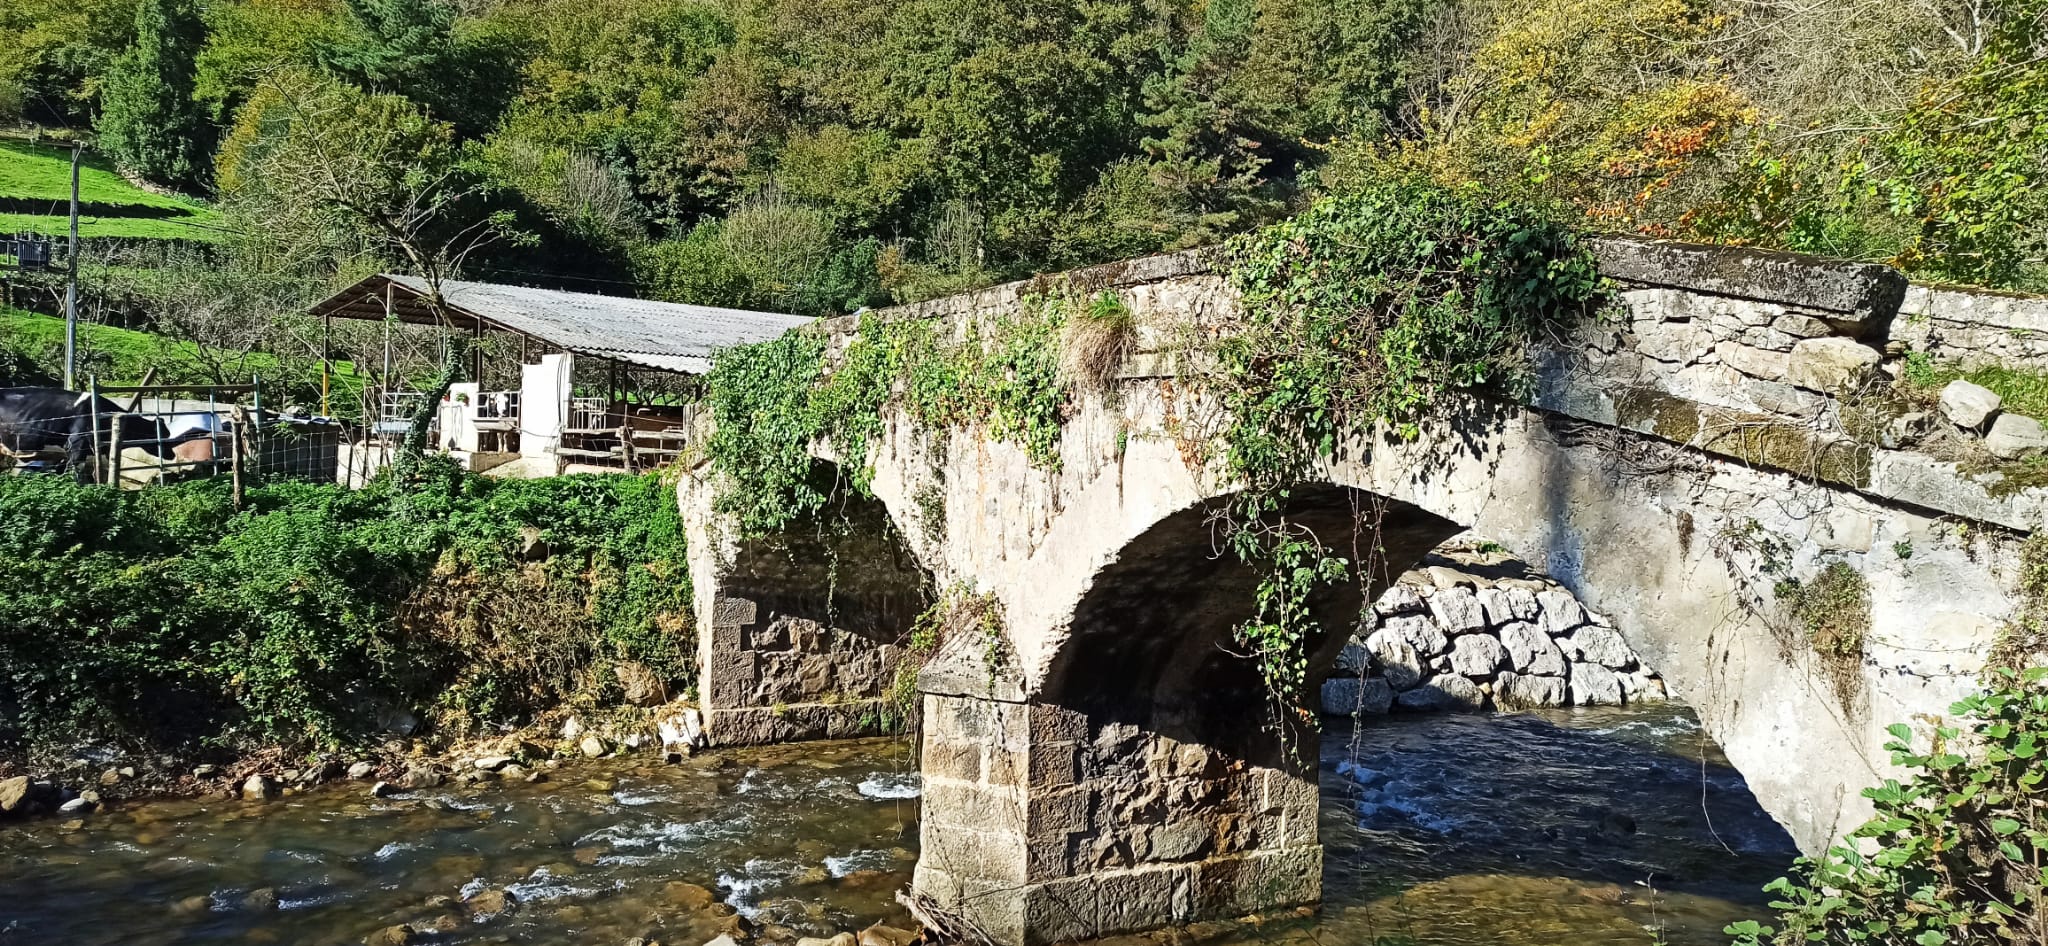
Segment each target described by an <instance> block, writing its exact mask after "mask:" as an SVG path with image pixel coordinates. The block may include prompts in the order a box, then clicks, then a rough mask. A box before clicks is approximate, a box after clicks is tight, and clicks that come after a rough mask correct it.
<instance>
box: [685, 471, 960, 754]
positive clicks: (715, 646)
mask: <svg viewBox="0 0 2048 946" xmlns="http://www.w3.org/2000/svg"><path fill="white" fill-rule="evenodd" d="M809 485H810V486H811V487H812V488H815V489H818V490H819V495H822V496H825V497H826V502H825V503H824V504H823V505H822V506H820V507H819V508H818V509H817V511H816V512H814V513H808V514H805V515H801V516H797V517H795V518H793V519H792V520H791V521H790V522H788V523H786V524H785V525H784V526H783V527H782V528H780V529H777V530H775V531H773V532H771V533H768V534H764V535H751V536H742V537H738V538H737V539H736V541H735V542H734V543H733V545H732V546H731V549H730V556H729V558H728V559H727V560H725V561H722V562H720V563H719V564H718V571H717V574H716V575H715V576H713V579H712V580H714V581H715V582H716V588H715V590H714V592H713V593H712V594H711V595H710V603H711V606H710V608H709V610H708V611H707V612H706V614H705V616H704V619H703V620H702V623H701V624H700V637H699V645H698V646H699V657H700V665H701V666H702V668H703V671H702V674H703V675H702V678H701V686H700V698H701V699H700V705H701V708H702V709H703V711H704V713H705V728H706V733H707V735H708V737H709V738H710V740H711V741H712V742H713V743H715V744H720V745H746V744H762V743H770V742H786V741H790V740H797V739H829V738H846V737H851V736H861V735H875V734H878V733H881V732H884V731H886V730H887V729H888V728H890V727H891V726H893V725H897V724H900V723H901V722H902V716H903V715H904V713H903V712H902V711H901V709H900V708H898V707H896V706H894V705H893V704H892V703H891V701H890V700H889V697H890V696H891V695H892V691H893V690H894V689H895V687H896V685H897V675H898V670H899V667H900V665H901V663H902V661H903V659H904V655H905V649H904V646H903V645H904V644H906V643H907V642H908V641H907V639H908V638H909V636H910V633H911V630H912V628H913V627H914V626H915V625H916V623H917V619H918V616H919V615H920V614H922V613H923V612H924V610H925V608H926V606H927V605H928V603H929V600H930V591H929V589H930V584H931V581H930V578H929V577H928V576H927V575H926V573H925V571H924V569H923V568H922V567H921V566H920V565H919V564H918V561H917V559H916V558H915V557H914V556H913V554H912V553H911V551H910V549H909V547H908V546H907V545H906V544H905V543H904V541H903V538H902V536H901V535H900V534H899V533H898V532H897V531H896V528H895V525H894V522H893V519H892V517H891V516H890V515H889V511H888V509H887V508H886V507H885V506H884V505H883V503H882V502H881V501H880V500H878V499H875V498H873V497H872V496H869V495H865V494H863V492H862V491H859V490H856V489H854V488H852V484H851V482H850V480H849V479H848V478H847V477H846V476H845V475H844V473H843V471H841V470H840V469H839V468H838V467H837V466H835V465H833V464H832V463H830V462H827V461H816V462H814V463H813V465H812V468H811V472H810V481H809Z"/></svg>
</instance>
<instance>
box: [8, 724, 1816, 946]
mask: <svg viewBox="0 0 2048 946" xmlns="http://www.w3.org/2000/svg"><path fill="white" fill-rule="evenodd" d="M1322 769H1323V813H1322V814H1323V817H1322V832H1323V840H1324V842H1325V844H1326V846H1327V855H1326V867H1325V896H1326V902H1325V904H1324V905H1323V908H1322V909H1321V911H1320V912H1318V913H1317V914H1315V915H1314V916H1310V917H1295V916H1292V915H1289V916H1284V917H1281V918H1279V919H1277V920H1274V921H1271V922H1268V923H1265V924H1262V925H1260V926H1257V927H1244V928H1238V927H1230V926H1225V925H1204V926H1200V927H1197V928H1195V929H1192V930H1185V931H1178V932H1173V933H1167V934H1148V935H1146V936H1136V937H1122V938H1119V940H1118V942H1121V943H1155V942H1186V941H1196V940H1198V941H1202V942H1213V943H1217V944H1219V946H1236V944H1250V943H1262V944H1269V943H1276V942H1277V943H1301V944H1311V943H1315V944H1325V946H1408V944H1414V946H1424V944H1443V946H1491V944H1500V946H1539V944H1540V946H1553V944H1562V943H1572V944H1575V946H1601V944H1616V946H1621V944H1630V946H1648V944H1651V943H1653V942H1658V941H1659V940H1660V938H1661V942H1663V943H1665V944H1669V946H1695V944H1700V946H1704V944H1724V943H1726V941H1727V937H1725V936H1724V935H1722V934H1721V932H1720V930H1721V927H1722V926H1724V925H1725V924H1726V923H1728V922H1730V921H1732V920H1736V919H1741V918H1746V917H1759V916H1762V915H1763V914H1764V912H1765V908H1764V901H1765V897H1764V895H1763V894H1762V893H1761V892H1760V889H1759V888H1760V887H1761V886H1762V885H1763V884H1764V883H1765V882H1766V881H1768V880H1769V879H1770V878H1771V877H1774V876H1776V875H1777V874H1779V873H1782V872H1783V871H1784V870H1785V868H1786V867H1787V866H1788V865H1789V863H1790V861H1791V858H1792V857H1793V856H1794V853H1795V852H1794V851H1793V849H1792V845H1791V842H1790V840H1789V838H1787V837H1786V835H1785V834H1784V832H1783V831H1781V830H1780V829H1778V827H1777V826H1776V825H1775V824H1773V823H1772V822H1771V820H1770V819H1769V818H1768V817H1767V816H1766V815H1764V813H1763V812H1762V811H1761V810H1760V809H1758V807H1757V805H1756V802H1755V800H1754V799H1753V798H1751V797H1750V795H1749V792H1748V791H1747V789H1746V788H1744V787H1743V784H1742V781H1741V779H1740V777H1739V776H1737V775H1736V774H1735V773H1734V771H1733V770H1731V769H1729V768H1728V767H1727V765H1726V763H1725V761H1724V760H1723V759H1722V757H1721V755H1720V753H1719V752H1718V750H1716V749H1715V748H1714V747H1713V746H1712V744H1711V743H1710V742H1708V741H1707V740H1705V739H1704V737H1702V736H1701V735H1700V733H1699V728H1698V726H1697V724H1696V722H1695V721H1694V720H1693V717H1692V716H1691V715H1690V713H1688V712H1687V711H1686V710H1684V709H1683V708H1681V707H1677V706H1669V707H1647V708H1629V709H1612V710H1605V709H1603V710H1579V711H1571V710H1559V711H1546V712H1536V713H1526V714H1515V715H1501V716H1486V715H1428V716H1405V717H1390V718H1386V719H1376V720H1369V721H1366V722H1364V723H1362V724H1360V726H1359V727H1358V728H1357V729H1356V730H1353V729H1352V728H1351V727H1349V726H1347V725H1344V724H1341V723H1339V724H1334V725H1333V727H1332V729H1331V730H1330V731H1329V732H1328V733H1327V734H1326V737H1325V739H1324V748H1323V753H1322ZM550 775H551V779H550V780H549V781H547V782H542V783H537V784H529V783H526V782H505V783H491V784H485V785H482V786H473V787H466V788H449V789H435V790H431V791H420V792H408V793H404V794H401V795H399V796H396V797H391V798H371V797H369V796H368V793H367V792H366V791H364V789H363V787H362V786H361V785H348V786H336V787H331V788H325V789H318V790H314V791H311V792H308V793H305V794H300V795H293V796H289V797H287V798H285V799H283V800H282V801H278V802H271V803H267V804H264V803H249V802H230V801H223V800H217V799H215V800H176V801H161V802H153V803H148V804H140V805H127V806H122V807H119V808H116V809H113V810H110V811H106V812H102V813H100V814H98V815H95V816H93V817H90V818H88V819H86V820H84V821H83V822H82V823H79V822H61V821H38V822H31V823H27V824H21V825H13V826H7V827H4V828H0V944H6V946H14V944H29V943H34V944H62V946H74V944H75V946H114V944H120V946H157V944H201V943H282V944H307V946H320V944H334V946H340V944H348V943H358V942H360V941H361V940H362V939H363V937H364V936H366V935H368V934H370V933H372V932H374V931H376V930H378V929H380V928H383V927H387V926H390V925H393V924H397V923H410V924H413V925H414V926H416V927H420V928H430V929H434V930H436V931H437V932H436V934H435V935H434V936H433V937H432V938H431V939H429V940H428V941H430V942H436V943H463V944H484V943H493V944H498V943H502V944H542V943H546V944H570V943H573V944H593V946H619V944H623V943H625V942H626V941H627V940H629V939H631V938H633V937H642V936H646V937H654V938H658V939H659V940H661V941H662V942H663V943H665V944H669V946H699V944H701V943H703V942H704V941H705V940H708V939H710V938H712V937H713V936H715V935H717V934H718V932H719V931H720V930H721V929H723V928H724V927H725V926H727V925H729V924H731V923H733V922H735V921H734V920H733V919H730V918H729V917H730V915H731V914H738V915H742V916H745V917H747V918H749V919H751V920H752V921H753V922H754V924H756V925H757V926H759V927H761V928H764V929H770V930H772V931H773V932H775V933H777V934H779V935H783V936H794V935H830V934H831V933H833V932H835V931H838V930H858V929H860V928H862V927H864V926H866V925H868V924H870V923H874V922H878V921H879V922H885V923H889V924H892V925H898V926H907V925H909V923H908V918H907V917H906V916H905V915H904V913H903V911H902V910H901V908H899V907H898V906H897V905H896V904H895V903H894V902H893V899H892V893H893V892H894V891H895V890H896V889H897V888H898V887H900V886H903V885H904V884H906V883H908V881H909V878H910V869H911V865H912V864H913V863H914V860H915V857H916V853H915V852H916V848H917V825H916V818H917V799H916V793H917V780H916V778H915V776H914V775H912V774H910V759H909V753H908V751H907V750H906V748H905V747H904V746H903V745H902V744H901V743H898V742H890V741H882V740H867V741H857V742H838V743H813V744H808V745H801V746H785V747H774V748H768V749H756V750H728V751H719V752H713V753H707V754H703V755H700V756H697V757H695V758H692V759H689V760H687V761H686V762H685V763H684V764H682V765H675V766H664V765H658V764H655V763H653V762H652V761H651V760H647V761H633V760H607V761H603V762H591V763H581V762H579V763H574V764H567V763H565V764H564V765H563V767H562V768H561V769H559V770H556V771H554V772H552V773H550ZM707 891H708V892H709V895H708V896H707ZM497 892H504V893H509V894H510V897H509V898H506V899H508V900H510V901H512V902H513V905H512V906H511V907H509V908H508V909H507V910H505V911H502V912H495V911H487V910H479V909H478V906H479V905H480V904H487V905H488V904H493V901H494V900H496V899H497V898H496V896H495V894H496V893H497ZM479 894H482V896H478V895H479ZM707 900H716V901H717V902H714V903H709V904H707V903H706V902H705V901H707ZM465 901H466V902H465ZM775 927H780V928H782V929H774V928H775Z"/></svg>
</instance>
